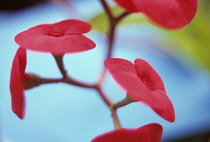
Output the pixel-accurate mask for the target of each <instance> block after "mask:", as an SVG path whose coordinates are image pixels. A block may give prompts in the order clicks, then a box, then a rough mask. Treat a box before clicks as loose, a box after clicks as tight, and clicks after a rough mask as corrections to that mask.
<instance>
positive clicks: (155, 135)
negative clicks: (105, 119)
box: [91, 123, 163, 142]
mask: <svg viewBox="0 0 210 142" xmlns="http://www.w3.org/2000/svg"><path fill="white" fill-rule="evenodd" d="M162 132H163V128H162V126H161V125H159V124H157V123H151V124H147V125H144V126H142V127H140V128H137V129H131V128H130V129H128V128H126V129H124V128H120V129H117V130H113V131H110V132H107V133H104V134H102V135H99V136H97V137H95V138H94V139H93V140H92V141H91V142H160V140H161V137H162Z"/></svg>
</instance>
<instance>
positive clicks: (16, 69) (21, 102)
mask: <svg viewBox="0 0 210 142" xmlns="http://www.w3.org/2000/svg"><path fill="white" fill-rule="evenodd" d="M26 62H27V60H26V50H25V49H24V48H21V47H20V48H19V49H18V50H17V52H16V55H15V57H14V59H13V63H12V69H11V76H10V92H11V98H12V110H13V112H14V113H15V114H16V115H17V116H18V117H19V118H20V119H23V118H24V115H25V98H24V93H23V86H22V83H23V80H24V75H25V68H26Z"/></svg>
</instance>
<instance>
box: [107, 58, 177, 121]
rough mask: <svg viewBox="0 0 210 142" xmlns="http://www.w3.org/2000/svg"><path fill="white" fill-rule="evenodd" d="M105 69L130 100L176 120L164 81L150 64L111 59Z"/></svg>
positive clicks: (137, 60)
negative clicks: (139, 102) (141, 103)
mask: <svg viewBox="0 0 210 142" xmlns="http://www.w3.org/2000/svg"><path fill="white" fill-rule="evenodd" d="M105 67H106V68H107V69H108V70H109V72H110V74H111V75H112V76H113V78H114V79H115V80H116V81H117V83H119V85H120V86H122V88H123V89H125V90H126V91H127V95H128V96H129V97H130V98H132V99H133V100H134V101H141V102H143V103H145V104H147V105H149V106H150V107H151V108H152V109H153V110H154V111H155V112H156V113H157V114H158V115H159V116H161V117H162V118H164V119H166V120H167V121H170V122H173V121H174V120H175V113H174V108H173V105H172V103H171V101H170V99H169V98H168V96H167V94H166V91H165V88H164V84H163V81H162V80H161V78H160V76H159V75H158V73H157V72H156V71H155V70H154V68H153V67H152V66H151V65H150V64H149V63H148V62H146V61H145V60H143V59H136V60H135V61H134V64H133V63H132V62H130V61H128V60H125V59H119V58H110V59H107V60H106V61H105Z"/></svg>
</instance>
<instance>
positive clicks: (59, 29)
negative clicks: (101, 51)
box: [15, 20, 96, 55]
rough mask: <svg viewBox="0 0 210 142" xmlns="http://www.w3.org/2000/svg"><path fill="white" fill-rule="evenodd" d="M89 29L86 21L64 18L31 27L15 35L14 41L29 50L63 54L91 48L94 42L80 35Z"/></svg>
mask: <svg viewBox="0 0 210 142" xmlns="http://www.w3.org/2000/svg"><path fill="white" fill-rule="evenodd" d="M90 30H91V26H90V25H89V24H88V23H86V22H83V21H79V20H64V21H61V22H58V23H55V24H43V25H38V26H35V27H32V28H30V29H28V30H26V31H23V32H21V33H19V34H18V35H16V37H15V41H16V43H17V44H19V45H20V46H21V47H23V48H26V49H29V50H34V51H40V52H47V53H52V54H54V55H63V54H65V53H75V52H81V51H86V50H90V49H93V48H94V47H95V46H96V45H95V43H94V42H93V41H92V40H90V39H89V38H87V37H85V36H83V35H82V34H84V33H87V32H89V31H90Z"/></svg>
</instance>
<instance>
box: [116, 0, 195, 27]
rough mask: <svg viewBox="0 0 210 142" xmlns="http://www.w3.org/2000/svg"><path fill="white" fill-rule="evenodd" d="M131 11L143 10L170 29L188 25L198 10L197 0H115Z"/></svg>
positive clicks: (153, 19) (151, 18) (157, 22)
mask: <svg viewBox="0 0 210 142" xmlns="http://www.w3.org/2000/svg"><path fill="white" fill-rule="evenodd" d="M114 1H115V2H116V3H117V4H118V5H119V6H121V7H123V8H124V9H126V10H127V11H129V12H142V13H143V14H145V15H146V16H147V17H148V18H149V19H150V20H151V21H153V22H155V23H156V24H158V25H160V26H162V27H165V28H168V29H180V28H182V27H184V26H185V25H187V24H188V23H189V22H190V21H191V20H192V19H193V17H194V16H195V14H196V11H197V5H198V1H197V0H114Z"/></svg>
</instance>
